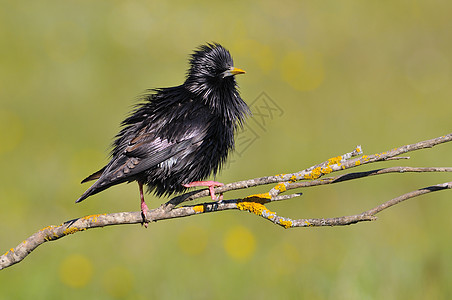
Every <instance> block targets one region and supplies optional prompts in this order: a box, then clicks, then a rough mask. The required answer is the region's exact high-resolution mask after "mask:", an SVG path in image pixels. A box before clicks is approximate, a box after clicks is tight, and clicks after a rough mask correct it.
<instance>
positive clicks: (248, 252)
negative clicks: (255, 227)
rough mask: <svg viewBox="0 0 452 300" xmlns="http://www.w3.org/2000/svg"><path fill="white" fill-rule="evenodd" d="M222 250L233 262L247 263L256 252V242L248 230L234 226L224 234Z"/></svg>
mask: <svg viewBox="0 0 452 300" xmlns="http://www.w3.org/2000/svg"><path fill="white" fill-rule="evenodd" d="M224 248H225V250H226V253H227V254H228V255H229V256H230V257H231V258H233V259H234V260H237V261H247V260H249V259H250V258H251V257H252V255H253V254H254V252H255V250H256V240H255V238H254V235H253V234H252V232H251V231H249V230H248V228H246V227H244V226H235V227H233V228H231V229H230V230H229V231H228V232H227V233H226V236H225V238H224Z"/></svg>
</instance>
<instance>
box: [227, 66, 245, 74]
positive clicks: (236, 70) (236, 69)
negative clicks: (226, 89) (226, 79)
mask: <svg viewBox="0 0 452 300" xmlns="http://www.w3.org/2000/svg"><path fill="white" fill-rule="evenodd" d="M229 72H230V73H231V74H232V75H237V74H245V73H246V72H245V71H244V70H242V69H239V68H235V67H232V68H231V70H230V71H229Z"/></svg>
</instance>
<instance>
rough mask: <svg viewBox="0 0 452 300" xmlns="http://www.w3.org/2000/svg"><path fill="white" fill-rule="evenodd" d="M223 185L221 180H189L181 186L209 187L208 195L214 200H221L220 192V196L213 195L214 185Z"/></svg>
mask: <svg viewBox="0 0 452 300" xmlns="http://www.w3.org/2000/svg"><path fill="white" fill-rule="evenodd" d="M223 185H224V184H222V183H221V182H216V181H193V182H190V183H186V184H183V186H184V187H186V188H190V187H194V186H207V187H209V192H210V197H211V198H212V200H214V201H221V200H223V194H220V196H218V198H217V197H216V196H215V187H216V186H223Z"/></svg>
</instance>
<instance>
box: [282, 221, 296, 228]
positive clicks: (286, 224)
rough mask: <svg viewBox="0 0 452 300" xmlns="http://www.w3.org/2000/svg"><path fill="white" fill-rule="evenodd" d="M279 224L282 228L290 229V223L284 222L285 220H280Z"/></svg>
mask: <svg viewBox="0 0 452 300" xmlns="http://www.w3.org/2000/svg"><path fill="white" fill-rule="evenodd" d="M279 223H280V224H281V225H282V226H284V228H286V229H287V228H290V227H292V224H293V223H292V221H286V220H280V221H279Z"/></svg>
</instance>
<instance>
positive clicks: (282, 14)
mask: <svg viewBox="0 0 452 300" xmlns="http://www.w3.org/2000/svg"><path fill="white" fill-rule="evenodd" d="M451 10H452V2H447V1H426V0H418V1H365V2H359V1H284V0H283V1H259V2H249V1H243V0H242V1H223V2H213V1H168V2H164V1H139V0H136V1H1V9H0V165H1V172H0V201H1V205H0V207H1V209H0V251H2V253H3V252H6V251H7V250H8V249H10V248H11V247H15V246H16V245H17V244H19V243H20V242H21V241H22V240H23V239H24V238H26V237H28V236H29V235H31V234H32V233H34V232H35V231H37V230H39V229H41V228H43V227H45V226H47V225H51V224H61V223H62V222H63V221H66V220H69V219H72V218H76V217H81V216H84V215H88V214H93V213H110V212H120V211H134V210H138V209H139V198H138V189H137V186H136V184H129V185H121V186H117V187H114V188H111V189H109V190H107V191H105V192H103V193H101V194H99V195H96V196H95V197H92V198H89V199H88V200H86V201H85V202H82V203H80V204H77V205H75V204H74V201H75V200H76V199H77V198H78V196H79V195H80V194H81V193H82V192H83V191H84V190H85V189H86V188H87V187H88V185H83V186H82V185H80V184H79V182H80V180H81V179H82V178H84V177H85V176H86V175H88V174H90V173H91V172H93V171H95V170H97V169H99V168H100V167H101V166H103V165H104V164H105V163H106V162H107V156H108V145H109V144H110V142H111V141H112V138H113V136H114V135H115V134H116V132H117V131H118V129H119V123H120V121H121V120H122V119H123V118H124V117H125V116H126V114H127V112H128V111H129V110H130V108H131V106H132V105H133V104H134V103H135V102H136V99H137V96H138V95H140V94H141V93H142V92H143V91H145V90H146V89H148V88H153V87H165V86H173V85H178V84H181V83H182V82H183V80H184V74H185V71H186V69H187V57H188V54H189V53H191V52H192V50H193V49H194V48H195V47H197V46H198V45H200V44H202V43H205V42H209V41H217V42H220V43H222V44H223V45H224V46H225V47H227V48H228V49H229V50H230V51H231V53H232V54H233V56H234V60H235V64H236V66H238V67H240V68H243V69H245V70H246V71H247V74H246V75H244V76H240V77H238V82H239V84H240V86H241V94H242V96H243V98H244V99H245V100H246V101H247V102H248V103H255V104H262V103H263V102H262V101H263V100H262V98H260V96H262V92H264V93H265V94H264V95H266V97H268V98H265V99H266V101H267V100H268V101H267V102H265V101H264V102H265V103H272V105H276V106H272V107H273V108H275V109H276V110H272V111H271V112H274V113H273V114H270V111H268V110H265V108H262V110H261V111H260V113H262V114H263V115H260V119H258V118H257V117H255V118H254V119H252V120H249V122H248V124H249V126H250V131H248V134H249V133H250V132H254V133H253V135H252V137H254V139H253V140H252V142H248V143H247V142H246V141H249V139H247V138H248V137H249V136H246V135H242V139H241V140H240V141H241V142H239V143H238V145H237V153H236V154H235V155H234V156H233V157H232V159H231V163H230V164H228V165H227V166H226V167H225V169H224V170H223V172H222V173H221V174H220V175H219V176H218V177H217V179H218V180H219V181H222V182H231V181H237V180H241V179H248V178H254V177H260V176H264V175H272V174H278V173H288V172H294V171H298V170H301V169H304V168H306V167H309V166H311V165H313V164H316V163H319V162H322V161H324V160H326V159H328V158H329V157H332V156H336V155H340V154H342V153H345V152H348V151H351V150H352V149H353V148H354V147H355V146H356V145H358V144H361V145H362V146H363V149H364V151H365V153H367V154H372V153H376V152H381V151H384V150H388V149H391V148H394V147H396V146H401V145H404V144H408V143H414V142H417V141H421V140H424V139H429V138H434V137H437V136H440V135H443V134H447V133H450V132H451V129H452V120H451V114H452V101H451V96H452V86H451V83H452V77H451V75H452V74H451V66H452V65H451V64H452V54H451V53H452V39H451V36H452V26H451V24H452V23H451V19H450V12H451ZM269 99H270V100H271V101H270V100H269ZM263 106H265V105H263ZM255 107H259V106H255ZM263 116H264V117H263ZM259 122H260V123H259ZM261 125H263V126H261ZM244 134H246V133H244ZM244 137H245V138H244ZM451 151H452V145H449V144H444V145H440V146H437V147H435V148H433V149H429V150H423V151H418V152H417V153H412V154H410V156H411V159H410V160H409V161H406V160H405V161H393V162H387V163H380V164H378V165H374V166H372V167H369V166H366V167H363V168H362V169H361V170H368V169H371V168H377V167H383V166H396V165H409V166H451V164H452V158H451V155H450V153H451ZM450 180H451V175H450V174H392V175H383V176H380V177H373V178H368V179H361V180H357V181H355V182H347V183H342V184H339V185H334V186H324V187H320V188H310V189H305V190H303V191H302V192H303V193H304V195H303V196H302V197H300V198H298V199H293V200H291V201H286V202H284V203H275V204H271V205H269V206H268V207H269V209H271V210H272V211H276V212H277V213H278V214H279V215H282V216H287V217H291V218H304V217H334V216H342V215H346V214H354V213H359V212H361V211H363V210H366V209H369V208H371V207H373V206H376V205H377V204H379V203H381V202H383V201H386V200H389V199H391V198H393V197H396V196H398V195H400V194H403V193H406V192H409V191H412V190H415V189H418V188H421V187H424V186H429V185H432V184H438V183H442V182H446V181H450ZM265 190H266V189H265V188H260V189H254V190H250V191H247V192H246V193H248V194H249V193H255V192H263V191H265ZM245 195H246V194H245V193H240V192H239V193H236V194H231V195H230V196H245ZM451 197H452V194H451V192H448V191H444V192H438V193H434V194H430V195H427V196H423V197H419V198H416V199H412V200H409V201H408V202H406V203H403V204H401V205H398V206H396V207H394V208H391V209H390V210H388V211H385V212H383V213H381V214H380V215H379V220H378V221H377V222H372V223H362V224H358V225H353V226H348V227H337V228H336V227H335V228H307V229H291V230H284V229H281V228H280V227H277V226H274V225H272V224H271V223H270V222H266V221H265V220H263V219H261V218H258V217H256V216H254V215H251V214H249V213H244V212H239V211H230V212H223V213H216V214H208V215H203V216H195V217H190V218H184V219H178V220H171V221H162V222H158V223H155V224H151V225H150V226H149V228H148V229H147V230H145V229H143V228H141V227H140V226H139V225H136V226H117V227H108V228H104V229H96V230H90V231H87V232H83V233H78V234H76V235H72V236H69V237H66V238H64V239H61V240H58V241H57V242H52V243H47V244H45V245H42V246H40V247H39V248H38V249H36V250H35V251H34V252H33V253H32V254H31V255H30V256H28V257H27V258H26V259H25V260H24V261H23V262H21V263H19V264H17V265H15V266H12V267H10V268H8V269H6V270H3V271H1V272H0V298H1V299H61V298H63V299H81V298H85V299H148V298H159V299H175V298H187V299H231V298H239V299H240V298H248V299H249V298H251V299H253V298H258V299H274V298H277V297H278V298H292V299H294V298H297V299H304V298H309V299H450V298H451V297H452V287H451V285H450V278H451V276H452V271H451V270H452V255H451V253H452V242H451V238H450V237H451V230H452V220H451V217H450V211H451V209H452V202H451ZM147 200H148V203H150V206H151V207H156V206H158V205H159V204H160V203H161V202H162V201H164V199H156V198H155V197H153V196H151V195H149V196H148V197H147ZM206 200H207V199H206Z"/></svg>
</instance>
